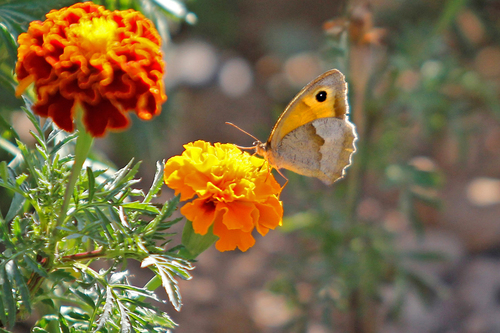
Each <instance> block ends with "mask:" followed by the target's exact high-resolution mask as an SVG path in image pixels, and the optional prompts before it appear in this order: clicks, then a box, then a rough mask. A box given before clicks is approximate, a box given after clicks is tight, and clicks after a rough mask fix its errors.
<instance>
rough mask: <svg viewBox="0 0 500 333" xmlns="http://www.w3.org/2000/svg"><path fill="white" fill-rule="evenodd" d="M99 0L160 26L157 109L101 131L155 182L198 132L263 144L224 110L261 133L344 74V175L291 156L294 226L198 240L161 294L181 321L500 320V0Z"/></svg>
mask: <svg viewBox="0 0 500 333" xmlns="http://www.w3.org/2000/svg"><path fill="white" fill-rule="evenodd" d="M66 2H67V4H71V3H72V2H71V1H66ZM58 3H62V1H58ZM96 3H100V4H104V5H106V6H107V7H108V8H109V9H115V8H130V7H134V8H136V9H139V10H141V11H143V12H144V13H145V15H147V16H149V17H150V18H152V19H153V20H154V21H155V23H156V24H157V27H158V29H159V30H160V32H161V34H162V35H163V37H164V46H163V48H164V52H165V57H166V62H167V75H166V78H165V82H166V86H167V89H168V90H167V94H168V101H167V102H166V103H165V105H164V108H163V112H162V114H161V115H160V116H159V117H157V118H156V119H154V120H153V121H151V122H140V121H136V120H137V119H134V120H135V121H134V125H133V128H132V129H131V130H129V131H127V132H125V133H123V134H120V133H117V134H110V135H108V136H107V137H106V138H105V139H102V140H97V142H96V146H97V149H98V150H99V151H100V152H101V153H102V155H103V156H105V157H106V158H109V159H110V160H112V161H113V162H114V163H115V164H116V165H117V166H122V165H124V164H126V163H127V162H128V161H129V160H130V158H132V157H136V158H137V159H140V160H143V161H144V163H143V164H142V166H141V176H142V178H143V181H142V182H141V183H140V184H142V186H144V187H145V188H148V187H149V184H150V182H151V180H152V177H153V173H154V170H155V163H156V161H157V160H162V159H167V158H169V157H171V156H173V155H176V154H180V153H181V152H182V151H183V148H182V145H183V144H185V143H187V142H191V141H195V140H198V139H202V140H206V141H211V142H223V143H225V142H231V143H235V144H238V145H243V146H249V145H251V143H252V141H253V139H251V138H249V137H247V136H246V135H244V134H243V133H241V132H239V131H237V130H236V129H234V128H232V127H230V126H228V125H225V124H224V122H226V121H230V122H233V123H235V124H237V125H238V126H240V127H241V128H243V129H245V130H247V131H249V132H250V133H253V134H254V135H255V136H257V137H258V138H259V139H260V140H261V141H264V140H266V139H267V137H268V135H269V133H270V130H271V128H272V127H273V125H274V123H275V121H276V119H277V118H278V116H279V115H280V113H281V112H282V111H283V110H284V108H285V107H286V105H287V103H288V102H289V101H290V100H291V99H292V98H293V96H294V95H295V94H296V93H297V92H298V91H299V90H300V89H301V88H302V87H303V86H304V85H305V84H307V83H308V82H309V81H310V80H311V79H313V78H315V77H316V76H317V75H319V74H321V73H323V72H324V71H326V70H328V69H331V68H338V69H339V70H341V71H342V72H343V73H344V74H345V75H346V79H347V81H348V84H349V102H350V106H351V115H350V119H351V121H352V122H353V123H354V124H355V125H356V126H357V129H358V136H359V140H358V142H357V146H358V151H357V153H356V154H355V156H354V159H353V164H352V165H351V167H350V168H349V169H348V170H347V177H346V178H345V179H342V180H340V181H338V182H337V183H335V184H334V185H333V186H331V187H328V186H325V185H323V184H322V183H321V182H320V181H319V180H317V179H312V178H307V177H303V176H299V175H296V174H293V173H291V172H286V171H285V172H284V174H285V175H286V177H288V178H289V180H290V181H289V183H288V185H287V187H286V188H285V190H284V192H283V194H282V196H281V199H282V200H283V204H284V209H285V219H284V221H283V227H281V228H279V229H278V230H275V231H271V232H269V234H268V235H267V236H266V237H261V236H260V235H256V240H257V242H256V245H255V246H254V247H253V248H251V249H250V250H248V251H247V252H245V253H241V252H239V251H234V252H226V253H219V252H217V251H216V250H215V249H214V248H211V249H209V250H208V251H206V252H205V253H203V254H202V255H201V256H200V257H199V258H198V259H199V261H198V262H197V263H196V269H195V270H194V271H193V279H192V280H190V281H182V282H181V284H180V285H181V294H182V295H183V301H184V306H183V308H182V311H181V312H179V313H176V312H175V310H173V309H172V308H170V307H168V306H165V310H166V311H167V312H168V313H169V314H170V315H171V316H172V317H173V319H174V320H175V321H176V322H177V323H178V324H179V328H178V329H176V330H175V332H179V333H188V332H189V333H193V332H196V333H226V332H227V333H229V332H231V333H246V332H264V333H279V332H307V333H326V332H349V333H351V332H353V333H358V332H359V333H361V332H367V333H368V332H388V333H391V332H410V333H411V332H415V333H417V332H418V333H426V332H429V333H438V332H443V333H465V332H471V333H490V332H500V99H499V93H500V1H498V0H446V1H445V0H439V1H436V0H421V1H413V0H372V1H354V0H352V1H345V0H338V1H337V0H329V1H325V0H310V1H301V0H273V1H263V0H246V1H243V0H196V1H195V0H192V1H186V2H185V3H182V2H177V1H174V0H141V1H138V0H137V1H134V0H125V1H118V0H102V1H100V2H99V1H96ZM40 18H42V15H41V16H40ZM0 47H1V46H0ZM0 93H1V96H2V104H3V105H2V106H0V110H1V111H2V112H11V116H12V119H13V121H14V123H15V127H16V128H17V129H18V132H19V133H22V132H23V130H22V129H21V128H22V127H23V126H26V123H27V122H28V121H27V119H25V116H24V115H23V113H20V112H12V111H11V110H13V109H16V107H18V106H16V105H20V103H19V101H16V100H14V99H12V97H10V99H9V98H8V96H12V94H11V93H10V92H5V91H3V92H0ZM24 132H25V133H26V134H27V133H28V132H27V130H26V131H24ZM28 137H29V136H28ZM26 140H28V138H27V139H26ZM276 177H277V179H278V181H280V182H282V183H284V180H283V179H281V177H280V176H279V175H277V176H276ZM172 196H173V193H172V192H171V191H169V190H168V189H166V188H165V189H164V191H163V194H162V199H163V200H167V199H170V198H171V197H172ZM178 231H179V232H180V231H181V230H180V229H179V230H178ZM136 266H137V265H136ZM134 274H135V278H136V279H137V281H138V283H145V282H147V281H148V279H149V275H146V273H145V272H144V270H140V269H137V270H135V273H134ZM161 296H162V297H163V298H166V295H161Z"/></svg>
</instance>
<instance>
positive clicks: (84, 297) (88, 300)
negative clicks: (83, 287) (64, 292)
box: [69, 288, 96, 309]
mask: <svg viewBox="0 0 500 333" xmlns="http://www.w3.org/2000/svg"><path fill="white" fill-rule="evenodd" d="M69 290H70V291H71V292H72V293H73V294H75V295H76V296H78V297H79V298H80V299H81V300H82V301H84V302H85V303H86V304H88V305H89V306H90V307H91V308H92V309H94V308H95V307H96V305H95V303H94V300H93V299H92V297H90V296H89V295H87V294H85V293H83V292H81V291H80V290H78V289H74V288H69Z"/></svg>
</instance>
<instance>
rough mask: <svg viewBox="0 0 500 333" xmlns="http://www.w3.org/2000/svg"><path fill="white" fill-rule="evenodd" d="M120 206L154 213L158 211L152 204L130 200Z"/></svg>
mask: <svg viewBox="0 0 500 333" xmlns="http://www.w3.org/2000/svg"><path fill="white" fill-rule="evenodd" d="M122 207H123V208H125V209H130V210H138V211H143V212H148V213H152V214H155V215H156V214H159V213H160V211H159V210H158V208H156V207H155V206H152V205H151V204H149V203H142V202H130V203H125V204H123V205H122Z"/></svg>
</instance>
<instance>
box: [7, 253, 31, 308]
mask: <svg viewBox="0 0 500 333" xmlns="http://www.w3.org/2000/svg"><path fill="white" fill-rule="evenodd" d="M11 263H12V264H11V265H7V267H6V268H7V274H9V275H11V276H13V277H14V280H15V281H16V288H17V290H19V294H20V295H21V300H22V301H23V305H24V308H25V309H26V310H27V311H28V313H31V299H30V292H29V290H28V286H27V285H26V282H25V281H24V277H23V276H22V275H21V272H20V271H19V268H18V267H17V262H15V261H11Z"/></svg>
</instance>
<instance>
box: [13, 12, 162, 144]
mask: <svg viewBox="0 0 500 333" xmlns="http://www.w3.org/2000/svg"><path fill="white" fill-rule="evenodd" d="M46 17H47V19H46V20H45V21H44V22H40V21H34V22H31V23H30V26H29V29H28V32H27V33H23V34H21V35H19V38H18V42H19V49H18V62H17V65H16V73H17V78H18V80H19V86H18V87H17V90H16V94H17V95H20V94H22V93H23V91H24V90H25V89H26V88H27V87H28V86H29V85H30V84H31V83H33V82H34V83H35V89H36V93H37V96H38V101H37V102H36V103H35V105H34V107H33V109H34V112H35V113H36V114H38V115H40V116H44V117H51V118H52V119H53V121H54V122H55V123H56V124H57V126H59V127H60V128H62V129H64V130H66V131H68V132H71V131H73V130H74V123H73V119H74V117H75V114H74V113H75V107H76V105H77V104H79V105H80V106H81V107H82V109H83V111H84V115H83V123H84V124H85V127H86V129H87V131H88V132H89V133H90V134H91V135H92V136H96V137H97V136H102V135H104V134H105V132H106V129H112V130H117V129H124V128H126V127H127V126H128V125H129V119H128V116H127V115H126V112H127V111H131V110H134V111H135V113H136V114H137V116H138V117H139V118H140V119H143V120H149V119H151V118H152V117H153V116H155V115H157V114H159V113H160V110H161V104H162V103H163V102H165V101H166V99H167V96H166V95H165V91H164V90H165V89H164V86H163V81H162V78H163V74H164V67H165V65H164V62H163V59H162V53H161V51H160V44H161V39H160V36H159V34H158V32H157V31H156V29H155V28H154V26H153V23H152V22H151V21H149V20H148V19H146V18H145V17H144V16H143V15H142V14H140V13H139V12H137V11H134V10H126V11H113V12H111V11H109V10H106V9H105V8H104V7H102V6H98V5H95V4H93V3H92V2H84V3H77V4H75V5H73V6H71V7H67V8H62V9H60V10H52V11H51V12H50V13H48V14H47V15H46Z"/></svg>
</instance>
